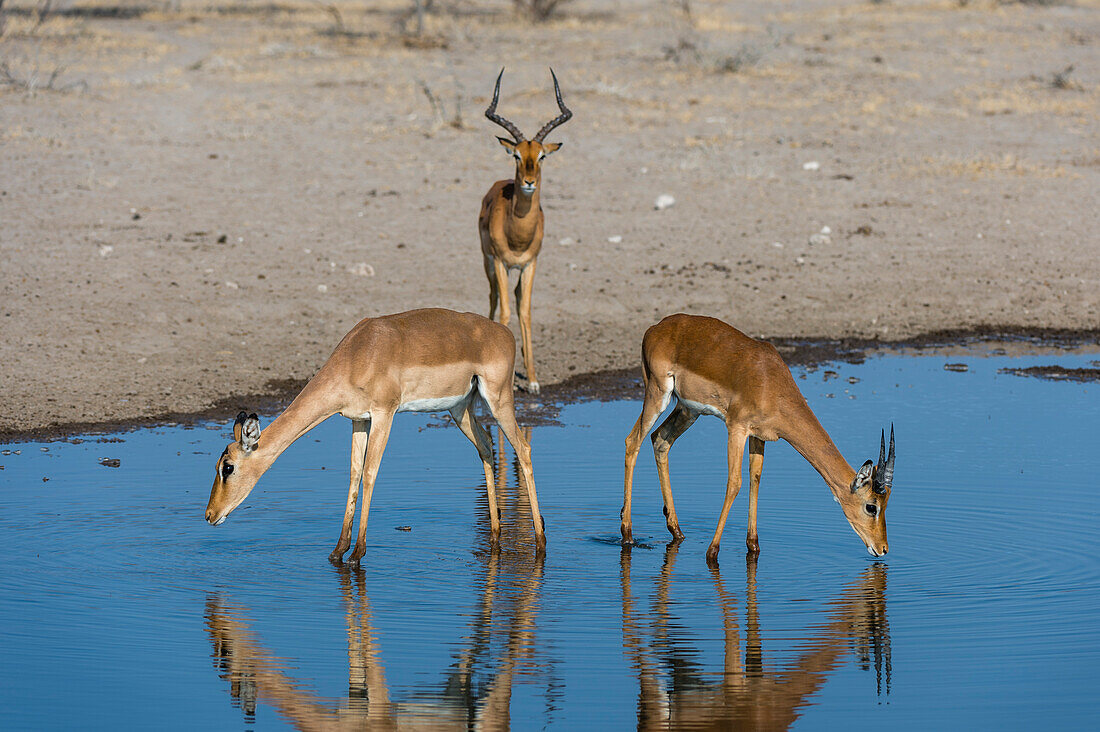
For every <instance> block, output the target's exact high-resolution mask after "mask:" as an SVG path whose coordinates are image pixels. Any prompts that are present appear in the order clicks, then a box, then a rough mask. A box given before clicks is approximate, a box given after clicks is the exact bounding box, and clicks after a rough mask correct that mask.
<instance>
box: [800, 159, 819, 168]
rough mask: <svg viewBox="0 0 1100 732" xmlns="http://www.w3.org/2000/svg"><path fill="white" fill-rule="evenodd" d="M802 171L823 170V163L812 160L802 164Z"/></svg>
mask: <svg viewBox="0 0 1100 732" xmlns="http://www.w3.org/2000/svg"><path fill="white" fill-rule="evenodd" d="M802 169H803V170H820V169H821V163H819V162H817V161H816V160H811V161H809V162H806V163H802Z"/></svg>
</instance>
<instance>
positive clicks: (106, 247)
mask: <svg viewBox="0 0 1100 732" xmlns="http://www.w3.org/2000/svg"><path fill="white" fill-rule="evenodd" d="M114 250H115V248H114V247H113V246H111V245H110V244H100V245H99V256H101V257H106V256H107V255H108V254H110V253H111V252H113V251H114Z"/></svg>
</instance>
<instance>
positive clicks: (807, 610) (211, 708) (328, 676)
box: [0, 354, 1100, 730]
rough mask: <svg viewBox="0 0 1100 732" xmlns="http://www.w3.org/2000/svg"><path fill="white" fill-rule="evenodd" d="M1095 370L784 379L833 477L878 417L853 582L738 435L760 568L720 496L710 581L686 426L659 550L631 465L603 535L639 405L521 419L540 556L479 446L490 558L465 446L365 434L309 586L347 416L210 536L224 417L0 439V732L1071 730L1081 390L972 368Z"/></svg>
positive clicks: (819, 525) (425, 436) (838, 538)
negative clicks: (356, 511)
mask: <svg viewBox="0 0 1100 732" xmlns="http://www.w3.org/2000/svg"><path fill="white" fill-rule="evenodd" d="M1095 358H1096V357H1095V356H1077V355H1072V354H1068V355H1060V356H1043V357H1033V358H1006V357H992V358H986V357H979V356H973V357H951V358H949V359H945V358H943V357H933V356H923V357H901V356H883V357H875V358H871V359H869V360H868V361H867V362H865V363H863V364H861V365H848V364H839V365H833V366H830V367H826V368H819V369H816V370H813V371H811V372H807V371H805V370H796V371H795V373H796V376H800V377H801V376H804V377H805V378H804V379H801V378H800V379H799V381H798V383H799V385H800V386H801V387H802V389H803V391H804V393H805V394H806V396H807V398H808V400H809V402H810V405H811V407H812V408H813V409H814V410H815V412H816V413H817V415H818V417H819V419H820V420H821V422H822V424H823V425H824V426H825V428H826V429H827V430H828V431H829V432H830V434H831V435H832V436H833V439H834V441H835V442H836V443H837V445H838V447H839V448H840V450H841V452H842V453H844V455H845V456H846V457H847V458H848V461H849V462H850V463H852V464H853V465H858V464H859V463H861V462H862V461H863V460H865V459H868V458H873V457H875V456H876V455H877V452H878V435H879V430H880V429H881V428H882V427H883V426H886V427H889V425H890V423H891V422H893V424H894V425H895V429H896V432H897V467H896V474H895V481H894V490H893V494H892V497H891V501H890V506H889V509H888V511H887V522H888V526H889V542H890V554H889V555H888V556H887V557H885V558H883V559H880V560H875V559H873V558H871V557H869V556H868V555H867V553H866V551H865V550H864V548H863V545H862V543H861V542H860V540H859V539H858V538H857V537H856V536H855V534H854V533H853V532H852V531H851V529H850V528H849V527H848V525H847V523H846V522H845V520H844V518H843V516H842V513H841V511H840V509H839V507H838V506H836V505H835V504H834V503H833V502H832V500H831V497H830V494H829V492H828V490H827V489H826V487H825V485H824V483H823V481H822V480H821V478H820V477H819V476H818V475H817V474H816V473H815V472H814V471H813V470H812V468H810V466H809V465H808V464H806V462H805V461H804V460H803V459H802V458H801V457H800V456H799V455H798V454H797V453H795V452H794V450H793V449H791V448H790V447H789V446H788V445H786V444H785V443H769V444H768V446H767V449H766V452H765V459H764V473H763V479H762V483H761V490H760V508H759V521H760V525H759V534H760V544H761V554H760V557H759V560H758V561H757V562H755V563H750V562H747V561H746V558H745V556H744V550H743V541H744V531H745V520H746V507H747V498H746V497H745V496H744V495H742V496H741V497H739V498H738V500H737V501H736V503H735V504H734V509H733V512H732V513H731V516H730V519H729V521H728V523H727V526H726V534H725V540H724V542H723V550H722V554H721V557H720V560H721V565H720V568H719V569H717V570H712V569H711V568H709V567H708V566H707V564H706V562H705V561H704V553H705V550H706V547H707V544H708V543H709V540H710V537H711V534H712V532H713V530H714V523H715V521H716V518H717V515H718V511H719V509H720V506H721V502H722V497H723V492H724V486H725V466H726V460H725V431H724V428H723V426H722V425H721V423H720V422H719V421H718V420H716V419H713V418H703V419H700V420H699V421H698V422H697V423H696V425H695V426H694V427H692V428H691V429H690V430H689V431H688V432H687V433H686V434H685V435H684V437H683V438H681V439H680V440H679V441H678V442H677V443H676V446H675V448H674V449H673V450H672V453H671V456H670V459H671V465H672V487H673V491H674V494H675V497H676V506H677V511H678V513H679V517H680V524H681V527H682V528H683V530H684V532H685V533H686V534H687V539H686V540H685V541H684V542H683V544H682V545H680V546H679V547H678V549H677V548H666V541H667V539H668V536H667V532H666V531H665V528H664V518H663V516H662V514H661V501H660V492H659V490H658V487H657V476H656V470H655V467H654V464H653V459H652V457H651V454H650V450H649V446H648V442H647V443H645V445H644V446H643V452H642V455H641V457H640V458H639V460H638V467H637V472H636V478H635V493H634V495H635V499H634V532H635V538H636V539H638V540H639V541H640V543H642V544H643V545H645V546H648V547H651V548H648V549H647V548H641V547H636V548H634V549H633V550H631V551H628V552H625V553H624V552H622V551H621V549H620V547H619V546H618V544H617V541H616V540H617V537H618V523H619V518H618V512H619V508H620V506H621V501H622V460H623V439H624V437H625V436H626V434H627V432H628V431H629V429H630V427H631V426H632V424H633V423H634V420H635V419H636V418H637V416H638V412H639V410H640V401H637V402H634V401H627V402H612V403H584V404H576V405H571V406H567V407H565V408H564V409H563V411H562V414H561V422H562V423H563V425H564V426H536V427H534V428H533V431H532V434H531V440H532V445H533V454H534V467H535V475H536V481H537V486H538V492H539V500H540V504H541V508H542V511H543V514H544V515H545V517H546V526H547V533H548V540H549V546H548V550H547V554H546V557H545V560H544V561H539V560H537V559H536V558H535V554H534V550H533V540H532V537H531V535H530V533H531V532H530V522H529V517H528V514H527V512H526V511H527V509H526V502H525V499H524V497H523V492H522V491H518V492H517V490H516V485H517V478H516V472H515V466H514V464H513V461H512V459H511V452H510V451H509V452H508V456H507V458H506V459H504V460H503V461H502V462H501V465H500V470H501V474H502V475H506V476H507V487H506V488H505V489H504V490H503V493H504V498H503V501H502V506H503V508H502V514H503V520H504V524H505V526H504V533H503V537H502V544H503V547H502V550H501V551H500V552H499V553H494V552H491V551H490V550H489V548H488V543H487V536H488V533H487V524H488V519H487V509H486V504H485V498H484V478H483V476H482V471H481V468H480V464H479V461H478V458H477V454H476V452H475V451H474V449H473V447H472V446H471V445H470V444H469V443H468V442H467V441H466V440H465V438H464V437H463V436H462V435H461V434H460V433H459V432H458V430H457V429H455V428H453V427H447V428H444V429H428V427H436V426H439V425H440V424H441V423H442V422H441V420H440V419H439V418H436V417H431V416H422V415H412V414H402V415H399V417H398V419H397V420H396V421H395V424H394V433H393V435H392V436H391V439H390V442H389V447H388V449H387V451H386V455H385V458H384V460H383V463H382V469H381V474H380V477H379V481H378V484H377V487H376V489H375V493H374V501H373V504H372V506H371V512H370V524H369V528H368V531H367V542H368V551H367V555H366V557H365V558H364V560H363V566H362V570H361V571H358V572H354V571H349V570H340V569H337V568H334V567H332V566H331V565H329V564H328V562H327V561H326V557H327V555H328V552H329V551H330V550H331V549H332V546H333V545H334V544H335V542H336V539H337V535H338V532H339V528H340V520H341V515H342V508H343V503H344V500H345V497H346V490H347V463H348V450H349V446H350V426H349V423H348V422H347V421H346V420H342V419H340V418H334V419H331V420H329V421H328V422H326V423H324V424H323V425H321V426H320V427H318V428H317V429H316V430H314V431H313V432H312V433H310V434H308V435H307V436H306V437H304V438H303V439H302V440H300V441H299V442H298V443H296V444H295V445H294V446H293V447H292V448H291V449H290V450H288V451H287V452H286V453H285V454H284V455H283V456H282V457H280V458H279V460H278V461H277V462H276V463H275V465H274V467H273V468H272V469H271V470H270V471H269V472H268V473H267V474H266V475H265V476H264V477H263V478H262V479H261V481H260V483H259V484H258V486H257V488H256V489H255V491H253V493H252V495H251V496H250V497H249V499H248V500H247V501H246V502H245V503H244V504H243V505H242V507H241V508H240V509H238V510H237V511H236V512H235V513H234V514H233V515H232V516H230V518H229V520H228V521H227V522H226V523H225V524H223V525H222V526H220V527H218V528H212V527H210V526H208V525H207V524H206V523H205V522H204V520H203V511H204V509H205V504H206V500H207V497H208V492H209V486H210V483H211V481H212V479H213V471H214V463H215V460H216V459H217V456H218V455H219V454H220V453H221V451H222V448H223V447H224V446H225V444H226V442H227V441H228V440H229V433H230V430H229V425H228V424H225V425H200V426H198V427H196V428H183V427H164V428H157V429H143V430H138V431H134V432H128V433H125V434H121V435H118V436H117V437H118V438H120V439H121V440H122V441H121V442H99V441H97V439H98V438H96V437H89V438H87V441H85V442H83V443H80V444H68V443H60V442H55V443H48V444H42V443H26V444H11V445H2V446H0V449H3V450H4V451H6V454H0V465H3V470H0V546H2V547H3V549H2V552H3V553H2V556H3V559H4V561H3V562H2V563H0V710H2V712H3V720H4V722H3V726H4V727H5V728H10V729H21V728H36V729H71V728H74V727H79V728H89V727H116V726H122V725H125V726H136V727H142V728H151V727H157V728H171V729H193V728H197V727H200V726H202V727H207V726H209V727H214V728H240V727H242V726H255V727H257V728H262V729H268V728H275V727H287V726H290V727H293V726H298V727H302V728H318V727H325V726H335V727H343V726H349V727H358V728H362V727H364V726H367V727H370V728H376V727H377V728H385V727H389V726H393V725H394V724H398V723H400V724H403V725H410V726H416V725H417V724H426V725H434V726H437V727H455V728H463V729H466V728H469V727H473V726H478V725H483V726H484V725H488V726H497V727H508V726H511V727H515V728H522V729H530V728H544V727H547V728H555V729H624V728H645V729H650V728H657V729H667V728H691V727H715V726H717V727H738V726H741V727H747V728H756V729H785V728H788V727H791V728H794V729H836V728H839V727H841V726H842V725H851V724H853V723H858V724H861V725H862V724H874V725H880V726H882V727H884V728H888V729H921V730H924V729H929V728H936V727H949V728H955V729H959V728H971V727H974V728H985V729H989V728H998V729H1032V728H1034V727H1035V726H1036V725H1044V726H1046V727H1050V728H1055V729H1084V728H1091V727H1092V725H1093V724H1094V720H1095V717H1096V715H1097V713H1098V712H1100V697H1098V694H1097V686H1096V682H1095V680H1094V677H1093V671H1094V669H1095V668H1096V667H1097V666H1098V664H1100V622H1098V621H1100V583H1098V579H1100V571H1098V569H1100V561H1098V559H1097V557H1098V556H1100V546H1098V544H1100V538H1098V533H1097V527H1098V524H1097V517H1098V513H1100V490H1098V488H1100V480H1098V478H1097V468H1098V467H1100V457H1098V455H1097V446H1098V443H1097V438H1096V434H1097V433H1096V425H1097V415H1098V414H1100V409H1098V407H1100V384H1080V383H1069V382H1049V381H1041V380H1037V379H1031V378H1023V377H1018V376H1012V375H1005V374H998V369H999V368H1002V367H1006V366H1017V367H1021V366H1031V365H1040V364H1049V363H1058V364H1060V365H1063V366H1066V367H1080V366H1088V365H1089V364H1090V362H1091V361H1092V360H1093V359H1095ZM946 361H950V362H952V363H960V362H961V363H966V364H967V365H968V367H969V370H968V371H967V372H965V373H958V372H951V371H945V370H944V368H943V366H944V363H945V362H946ZM827 371H831V372H835V376H834V375H832V373H830V374H827V373H826V372H827ZM850 379H858V381H855V383H849V380H850ZM227 416H229V415H227ZM520 417H521V421H522V414H521V415H520ZM268 421H269V417H265V418H264V420H263V423H264V424H267V423H268ZM492 433H493V437H494V440H495V441H497V440H498V439H499V438H498V435H497V433H496V430H495V429H494V430H492ZM15 451H19V453H18V454H16V453H15ZM101 457H107V458H118V459H119V460H120V461H121V465H120V467H118V468H111V467H105V466H101V465H99V464H98V460H99V458H101ZM44 478H48V481H46V482H44V481H43V479H44ZM398 526H411V531H407V532H406V531H397V530H395V527H398Z"/></svg>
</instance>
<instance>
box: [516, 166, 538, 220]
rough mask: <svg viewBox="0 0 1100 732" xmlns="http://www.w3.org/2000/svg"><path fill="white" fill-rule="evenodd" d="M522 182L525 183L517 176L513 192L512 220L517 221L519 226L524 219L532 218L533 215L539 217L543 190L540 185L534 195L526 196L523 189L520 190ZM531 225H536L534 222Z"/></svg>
mask: <svg viewBox="0 0 1100 732" xmlns="http://www.w3.org/2000/svg"><path fill="white" fill-rule="evenodd" d="M522 182H523V181H522V180H521V179H520V176H518V175H517V176H516V182H515V188H514V189H513V191H512V219H513V220H514V221H516V223H517V224H518V223H520V222H522V221H523V220H524V219H527V218H531V217H532V215H535V216H537V215H538V212H539V192H540V189H541V188H542V185H541V183H540V184H539V186H538V187H537V188H535V192H534V193H532V194H531V195H530V196H525V195H524V194H523V191H522V189H521V188H520V184H521V183H522ZM531 223H532V224H533V223H534V222H533V220H532V222H531Z"/></svg>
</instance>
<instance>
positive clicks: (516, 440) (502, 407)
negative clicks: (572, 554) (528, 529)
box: [481, 374, 546, 553]
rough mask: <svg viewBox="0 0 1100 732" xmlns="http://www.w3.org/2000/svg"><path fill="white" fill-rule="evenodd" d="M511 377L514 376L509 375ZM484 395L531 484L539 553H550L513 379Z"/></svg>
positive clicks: (529, 496)
mask: <svg viewBox="0 0 1100 732" xmlns="http://www.w3.org/2000/svg"><path fill="white" fill-rule="evenodd" d="M508 377H511V374H508ZM481 395H482V397H483V398H485V400H486V404H487V406H488V407H489V411H490V412H492V414H493V417H494V418H495V419H496V421H497V424H498V425H500V429H501V431H503V432H504V436H505V437H506V438H507V439H508V442H510V443H511V444H512V450H513V451H514V452H515V453H516V457H517V458H518V459H519V468H520V471H521V472H522V473H523V482H524V483H525V484H526V485H527V499H528V501H530V503H531V521H532V522H533V523H534V527H535V546H536V548H537V550H538V552H540V553H541V552H544V551H546V521H545V520H544V519H543V518H542V514H541V513H539V498H538V494H537V493H536V492H535V472H534V469H533V468H532V466H531V445H530V443H529V442H527V440H525V439H524V438H523V434H522V433H521V432H520V429H519V425H518V424H516V409H515V401H514V397H513V396H512V379H511V378H504V379H501V380H500V381H499V382H498V383H495V384H488V383H486V384H485V388H484V390H483V391H482V392H481Z"/></svg>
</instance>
